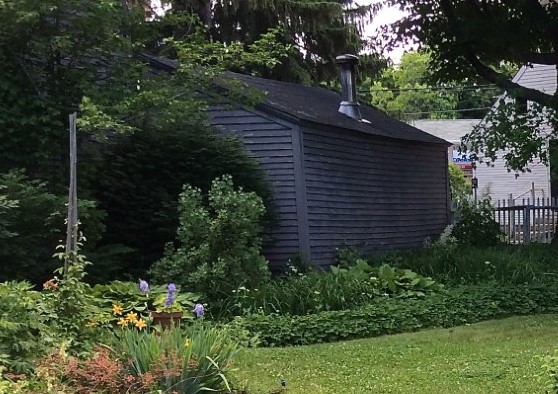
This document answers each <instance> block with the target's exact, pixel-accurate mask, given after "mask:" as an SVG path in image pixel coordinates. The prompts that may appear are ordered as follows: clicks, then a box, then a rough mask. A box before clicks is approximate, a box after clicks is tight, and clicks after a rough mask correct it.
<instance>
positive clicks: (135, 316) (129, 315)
mask: <svg viewBox="0 0 558 394" xmlns="http://www.w3.org/2000/svg"><path fill="white" fill-rule="evenodd" d="M126 319H127V320H128V321H129V322H130V323H135V322H137V321H138V314H137V313H136V312H128V313H127V314H126Z"/></svg>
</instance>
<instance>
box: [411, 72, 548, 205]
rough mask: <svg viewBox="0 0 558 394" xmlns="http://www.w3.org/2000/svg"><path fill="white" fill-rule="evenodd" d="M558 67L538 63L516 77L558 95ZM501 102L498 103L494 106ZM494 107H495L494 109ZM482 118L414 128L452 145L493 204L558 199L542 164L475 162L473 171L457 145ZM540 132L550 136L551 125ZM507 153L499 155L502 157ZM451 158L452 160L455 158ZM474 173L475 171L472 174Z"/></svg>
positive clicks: (423, 123)
mask: <svg viewBox="0 0 558 394" xmlns="http://www.w3.org/2000/svg"><path fill="white" fill-rule="evenodd" d="M556 79H557V76H556V66H553V65H542V64H534V65H531V66H523V67H522V68H521V69H520V70H519V71H518V72H517V74H516V75H515V77H514V78H513V81H514V82H517V83H518V84H519V85H522V86H525V87H529V88H533V89H538V90H540V91H542V92H544V93H548V94H554V92H555V91H556ZM496 105H498V103H495V104H494V107H495V106H496ZM494 107H493V108H494ZM482 121H483V120H482V119H455V120H416V121H414V122H413V123H412V124H413V126H415V127H417V128H419V129H421V130H424V131H426V132H427V133H430V134H432V135H435V136H437V137H440V138H443V139H445V140H447V141H448V142H450V143H452V147H450V152H451V151H452V150H453V151H454V152H453V155H452V156H453V161H454V162H455V164H458V165H460V166H461V167H462V169H463V170H464V171H465V173H466V175H467V176H468V177H471V176H474V177H476V178H477V179H478V189H477V193H478V196H479V197H481V196H488V197H490V198H491V200H492V201H493V203H496V202H497V201H498V200H508V201H509V199H510V196H511V198H512V199H513V200H514V203H515V204H516V205H517V204H518V203H521V201H522V199H523V198H532V197H533V196H534V197H535V198H538V197H544V198H548V197H558V195H556V196H551V184H550V170H549V168H548V167H547V166H546V165H544V164H542V163H539V162H535V163H531V164H530V165H529V166H528V168H529V170H530V172H524V173H522V172H515V171H511V172H510V171H508V169H507V168H506V166H505V163H504V160H503V159H497V160H496V161H495V162H493V163H489V164H488V165H487V164H486V163H475V167H476V168H475V170H471V169H470V163H469V162H468V161H467V160H463V159H462V158H461V157H459V156H458V155H457V154H456V152H455V151H456V150H457V146H458V145H459V142H460V140H461V138H462V137H463V136H465V135H466V134H468V133H470V132H471V131H472V130H473V127H475V126H476V125H478V124H479V123H481V122H482ZM540 133H544V134H550V126H548V127H546V128H543V129H542V130H540ZM505 153H506V152H505V151H500V152H498V155H497V156H498V157H502V156H503V155H504V154H505ZM452 156H450V159H451V158H452ZM471 171H472V172H471Z"/></svg>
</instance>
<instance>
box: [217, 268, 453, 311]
mask: <svg viewBox="0 0 558 394" xmlns="http://www.w3.org/2000/svg"><path fill="white" fill-rule="evenodd" d="M442 287H443V286H442V285H440V284H439V283H437V282H436V281H434V280H432V279H431V278H427V277H423V276H421V275H418V274H416V273H415V272H413V271H410V270H405V269H398V268H393V267H390V266H389V265H382V266H381V267H371V266H370V265H368V264H367V263H366V262H365V261H364V260H362V259H359V260H358V262H357V263H356V265H353V266H351V267H349V268H339V267H336V266H332V267H331V271H327V272H326V271H312V272H309V273H307V274H298V273H295V274H291V275H289V276H287V277H284V278H281V279H277V280H274V281H270V282H269V283H265V284H262V285H261V286H259V287H258V288H254V289H248V288H245V287H240V288H238V289H235V290H233V293H232V294H231V295H230V297H229V298H228V299H227V302H226V303H225V305H224V306H223V310H222V311H220V312H217V313H216V315H217V316H220V317H224V316H227V315H228V316H230V315H233V316H234V315H237V316H238V315H246V314H251V313H261V314H274V313H277V314H280V315H286V314H291V315H306V314H311V313H317V312H320V311H335V310H343V309H349V308H353V307H356V306H361V305H364V304H366V303H368V302H369V301H371V300H374V299H377V298H385V297H400V298H412V297H424V296H425V295H426V294H429V293H431V292H436V291H440V290H441V289H442Z"/></svg>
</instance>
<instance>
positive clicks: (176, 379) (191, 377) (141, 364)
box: [109, 321, 238, 394]
mask: <svg viewBox="0 0 558 394" xmlns="http://www.w3.org/2000/svg"><path fill="white" fill-rule="evenodd" d="M109 346H110V348H111V349H112V351H113V354H114V355H115V356H116V357H117V358H118V359H119V360H121V361H122V362H123V364H125V365H126V366H127V367H126V372H127V373H128V374H130V375H132V376H135V377H139V376H144V375H145V374H153V375H157V374H156V373H155V372H156V371H159V370H161V369H162V370H166V371H174V372H173V373H172V374H169V376H166V377H164V379H163V378H161V379H159V380H158V382H157V383H158V387H159V388H160V389H162V390H164V391H165V392H169V393H170V392H172V391H173V390H175V391H177V392H179V393H188V394H197V393H200V392H202V391H211V390H215V391H221V390H224V389H228V390H230V387H229V384H228V381H227V379H226V373H227V372H228V371H229V370H230V368H231V366H232V358H233V356H234V355H235V354H236V352H237V350H238V345H237V344H236V343H235V342H234V341H233V340H232V339H231V338H230V336H229V334H228V332H227V331H226V330H223V329H218V328H216V327H210V326H209V325H207V324H205V323H203V322H202V321H198V322H196V323H194V324H192V325H189V326H187V327H185V328H183V329H179V328H176V327H175V328H171V329H168V330H163V331H161V332H138V331H137V330H123V331H116V332H115V333H114V335H113V337H112V338H111V341H110V342H109Z"/></svg>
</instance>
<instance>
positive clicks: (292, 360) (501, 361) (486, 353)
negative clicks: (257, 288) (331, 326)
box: [234, 315, 558, 394]
mask: <svg viewBox="0 0 558 394" xmlns="http://www.w3.org/2000/svg"><path fill="white" fill-rule="evenodd" d="M557 342H558V316H557V315H545V316H534V317H514V318H509V319H504V320H493V321H488V322H484V323H478V324H473V325H467V326H462V327H458V328H454V329H434V330H427V331H422V332H418V333H411V334H400V335H392V336H384V337H380V338H371V339H362V340H355V341H349V342H337V343H332V344H321V345H312V346H302V347H288V348H260V349H245V350H242V351H241V352H240V354H239V355H238V357H237V364H236V367H237V368H236V370H235V372H234V377H235V380H236V381H237V382H245V383H246V384H247V385H248V388H249V390H250V393H253V394H263V393H265V394H267V393H271V392H281V390H280V389H281V385H280V379H284V381H285V382H286V383H285V385H286V386H285V388H286V391H285V392H288V393H291V394H299V393H300V394H306V393H316V394H329V393H331V394H338V393H355V394H359V393H363V394H364V393H379V394H381V393H401V394H405V393H409V394H410V393H413V394H414V393H417V394H423V393H424V394H431V393H432V394H438V393H439V394H446V393H475V394H478V393H502V394H509V393H517V394H524V393H539V392H541V393H542V392H544V391H543V387H544V385H543V384H542V383H543V381H542V380H541V378H545V377H546V376H539V375H541V374H543V375H544V370H543V369H542V368H541V365H542V364H544V363H545V361H544V360H541V359H540V358H539V356H544V355H545V354H548V353H550V352H552V350H553V349H554V347H555V346H556V343H557ZM543 380H545V379H543Z"/></svg>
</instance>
